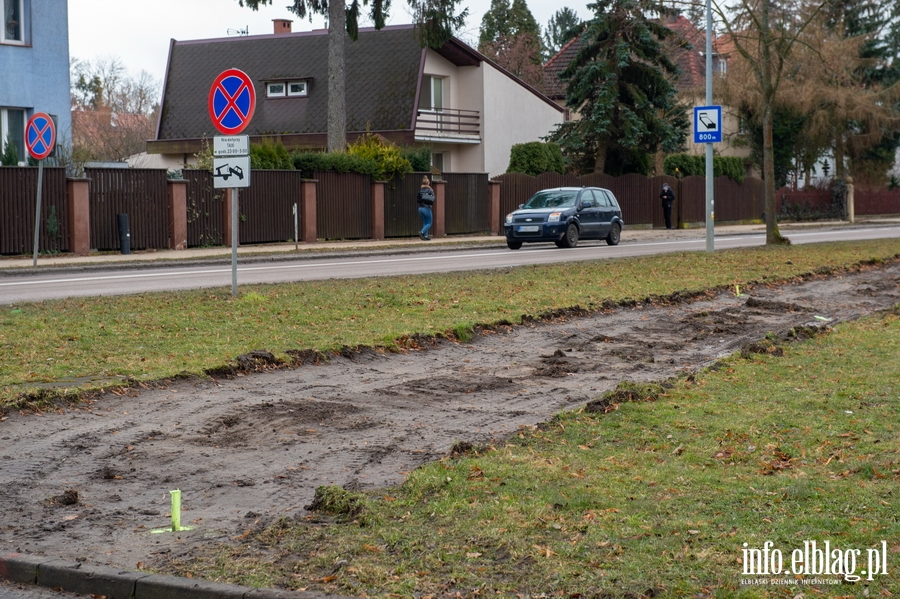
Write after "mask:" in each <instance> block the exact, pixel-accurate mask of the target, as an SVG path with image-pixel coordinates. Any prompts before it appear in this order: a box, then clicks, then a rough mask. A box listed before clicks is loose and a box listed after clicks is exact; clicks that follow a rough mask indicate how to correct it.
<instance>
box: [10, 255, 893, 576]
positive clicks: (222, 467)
mask: <svg viewBox="0 0 900 599" xmlns="http://www.w3.org/2000/svg"><path fill="white" fill-rule="evenodd" d="M744 291H745V293H746V294H748V297H735V296H734V294H733V293H720V294H718V295H716V296H715V297H711V298H704V299H695V300H693V301H687V302H683V303H679V304H676V305H668V306H652V305H648V304H637V305H635V306H633V307H623V308H618V309H615V310H610V311H607V312H602V313H597V314H591V315H586V316H583V317H577V318H569V319H559V320H557V321H554V322H530V323H528V324H526V325H522V326H511V327H502V328H501V329H499V330H497V331H492V332H490V333H487V334H484V335H481V336H479V337H478V338H476V339H475V340H473V341H472V342H471V343H466V344H458V343H451V342H447V341H439V342H436V343H435V347H433V348H430V349H428V350H425V351H412V352H409V353H405V354H389V355H385V354H379V353H376V352H373V351H364V352H360V353H358V354H353V353H349V352H346V355H344V356H333V357H331V359H330V360H329V361H328V362H325V363H321V364H319V365H308V366H301V367H298V368H296V369H284V370H274V371H267V372H264V373H260V374H253V375H248V376H239V377H237V378H234V379H231V380H226V379H221V380H178V381H173V382H172V383H171V384H169V385H168V387H165V388H159V389H150V390H142V391H136V390H132V391H130V392H129V393H128V395H127V396H117V395H112V394H110V395H107V396H104V397H102V398H100V399H98V400H96V401H92V402H90V403H86V404H84V405H82V406H77V407H73V408H71V409H68V410H61V411H60V412H58V413H45V414H42V415H21V414H10V416H9V418H8V419H7V420H6V421H5V422H2V423H0V506H3V509H2V510H0V547H3V548H5V549H7V550H19V551H23V552H27V553H37V554H46V555H51V556H58V557H63V558H68V559H73V558H84V559H87V560H89V561H91V562H92V563H101V564H110V565H115V566H119V567H126V568H134V567H135V565H136V564H137V563H138V562H143V563H144V564H149V563H152V562H153V560H154V559H157V558H159V557H161V556H165V555H167V554H169V553H170V552H175V553H188V552H190V551H191V549H192V547H195V546H197V545H198V544H202V543H205V542H208V541H209V540H211V539H227V538H231V537H233V536H236V535H240V534H241V533H242V532H244V531H245V530H246V529H247V528H248V526H250V525H252V524H253V523H254V522H256V521H257V520H259V519H269V518H277V517H279V516H282V515H295V514H302V513H304V511H303V506H304V505H307V504H308V503H309V502H310V501H311V500H312V497H313V494H314V491H315V488H316V487H317V486H319V485H325V484H337V485H342V486H345V487H348V488H354V489H365V488H373V487H380V486H384V485H389V484H396V483H400V482H402V481H403V480H404V477H405V475H406V473H408V472H409V471H411V470H413V469H415V468H416V467H418V466H419V465H421V464H423V463H425V462H428V461H431V460H434V459H437V458H439V457H440V456H442V455H446V454H447V453H448V451H449V450H450V448H451V447H452V446H453V444H454V443H456V442H459V441H465V442H469V443H472V444H476V445H478V444H487V443H492V442H496V441H500V440H502V439H503V438H505V437H506V436H508V435H510V434H513V433H515V432H516V430H518V429H519V428H520V427H522V426H531V425H536V424H539V423H540V422H544V421H546V420H547V419H548V418H550V417H551V416H552V415H553V414H554V413H556V412H558V411H560V410H563V409H572V408H577V407H579V406H580V405H583V404H585V403H587V402H588V401H590V400H592V399H593V398H595V397H596V396H597V395H599V394H601V393H602V392H604V391H607V390H609V389H612V388H614V387H615V386H616V385H617V384H618V383H619V382H620V381H622V380H634V381H638V382H642V381H652V380H661V379H665V378H668V377H671V376H675V375H678V374H681V373H685V372H692V371H695V370H697V369H699V368H702V367H704V366H707V365H709V364H711V363H713V362H714V361H715V360H717V359H718V358H720V357H721V356H723V355H727V354H729V353H732V352H734V351H736V350H738V349H740V348H741V347H743V346H746V345H747V344H749V343H752V342H756V341H759V340H760V339H762V338H763V337H765V335H766V333H769V332H784V331H787V330H788V329H790V328H792V327H800V326H806V325H818V324H821V323H820V322H819V321H818V320H817V319H815V316H821V317H825V318H830V319H832V323H834V322H839V321H842V320H846V319H850V318H856V317H858V316H860V315H863V314H867V313H870V312H872V311H875V310H880V309H885V308H889V307H891V306H892V305H894V304H896V303H898V302H900V265H898V264H893V265H889V266H887V267H883V268H871V269H868V270H864V271H861V272H856V273H850V274H842V275H838V276H834V277H830V278H818V279H815V280H810V281H806V282H802V283H797V284H791V285H783V286H771V287H767V286H757V287H754V288H751V289H746V290H744ZM176 488H178V489H181V490H182V498H183V505H182V518H183V522H184V523H185V524H190V525H193V526H195V529H194V530H193V531H190V532H183V533H178V534H166V535H151V534H149V532H148V531H149V529H151V528H154V527H161V526H165V525H166V524H167V516H166V514H167V511H168V502H169V493H168V492H169V490H171V489H176ZM67 490H74V491H77V493H78V502H77V503H74V504H71V505H60V504H59V503H58V502H53V501H48V500H49V499H51V498H54V497H59V496H61V494H63V493H65V492H66V491H67Z"/></svg>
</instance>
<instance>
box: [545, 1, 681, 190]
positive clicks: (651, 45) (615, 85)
mask: <svg viewBox="0 0 900 599" xmlns="http://www.w3.org/2000/svg"><path fill="white" fill-rule="evenodd" d="M588 8H590V9H591V10H592V11H593V12H594V18H593V19H592V20H591V21H589V22H588V23H586V25H585V32H584V34H583V35H584V38H583V39H584V46H583V48H582V49H581V50H580V51H579V52H578V54H577V55H576V57H575V58H574V59H573V60H572V62H571V63H570V64H569V66H568V67H567V68H566V69H565V70H564V71H563V72H562V73H561V78H562V79H563V80H566V81H567V88H566V105H567V106H568V107H569V108H571V109H572V110H573V111H577V112H578V113H580V115H581V118H580V119H579V120H575V121H570V122H568V123H563V124H562V125H560V126H559V127H558V129H557V130H556V131H555V132H554V133H553V134H551V136H550V139H551V141H555V142H556V143H558V144H559V145H560V147H561V148H562V150H563V153H564V154H565V155H566V156H567V158H568V159H569V161H570V165H571V166H573V167H574V168H575V169H576V170H579V171H583V172H592V171H594V172H606V169H607V167H610V168H612V169H613V170H615V171H617V172H631V171H637V172H644V171H646V170H647V169H648V168H649V164H650V162H649V160H648V159H647V155H649V154H653V153H654V152H655V151H656V150H657V149H658V148H659V147H661V146H670V147H671V146H677V145H679V143H681V142H683V140H684V138H685V136H686V134H687V122H686V119H685V118H684V115H683V114H681V113H680V111H672V110H671V109H672V108H673V107H674V105H675V92H676V90H675V87H674V85H673V84H672V80H673V79H674V75H675V74H677V72H678V69H677V68H676V66H675V64H674V63H672V61H671V60H670V59H669V57H668V56H667V54H666V52H665V48H664V46H663V42H664V40H665V39H666V38H668V37H670V36H672V35H674V33H673V32H672V30H670V29H668V28H667V27H665V26H664V25H662V24H661V23H660V22H658V21H654V20H651V19H649V18H648V17H647V16H646V15H648V14H650V13H656V14H665V13H667V12H668V11H667V9H665V8H664V7H663V6H661V5H659V4H658V3H657V2H656V1H655V0H598V1H597V2H595V3H593V4H589V5H588Z"/></svg>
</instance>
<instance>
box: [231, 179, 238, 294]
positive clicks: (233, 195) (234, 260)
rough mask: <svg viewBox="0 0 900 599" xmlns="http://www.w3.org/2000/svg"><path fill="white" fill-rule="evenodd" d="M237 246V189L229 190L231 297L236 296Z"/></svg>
mask: <svg viewBox="0 0 900 599" xmlns="http://www.w3.org/2000/svg"><path fill="white" fill-rule="evenodd" d="M237 246H238V188H237V187H232V188H231V296H232V297H237V296H238V287H237Z"/></svg>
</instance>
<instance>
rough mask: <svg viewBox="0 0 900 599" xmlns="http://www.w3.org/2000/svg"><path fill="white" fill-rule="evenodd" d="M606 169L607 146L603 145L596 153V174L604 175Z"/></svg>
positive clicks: (598, 147)
mask: <svg viewBox="0 0 900 599" xmlns="http://www.w3.org/2000/svg"><path fill="white" fill-rule="evenodd" d="M605 167H606V144H605V143H604V144H601V145H599V146H597V151H596V152H595V153H594V172H595V173H602V172H604V171H603V169H604V168H605Z"/></svg>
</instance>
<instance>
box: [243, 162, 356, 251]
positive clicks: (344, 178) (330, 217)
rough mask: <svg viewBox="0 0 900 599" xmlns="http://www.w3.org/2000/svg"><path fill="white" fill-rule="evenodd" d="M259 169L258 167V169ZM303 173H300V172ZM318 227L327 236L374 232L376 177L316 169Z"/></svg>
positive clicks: (319, 234)
mask: <svg viewBox="0 0 900 599" xmlns="http://www.w3.org/2000/svg"><path fill="white" fill-rule="evenodd" d="M254 172H255V171H254ZM298 176H299V173H298ZM314 178H315V179H318V181H319V182H318V184H317V185H316V228H317V231H318V232H317V235H318V237H320V238H323V239H367V238H369V237H371V236H372V178H371V177H370V176H369V175H359V174H356V173H322V172H319V173H315V175H314Z"/></svg>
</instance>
